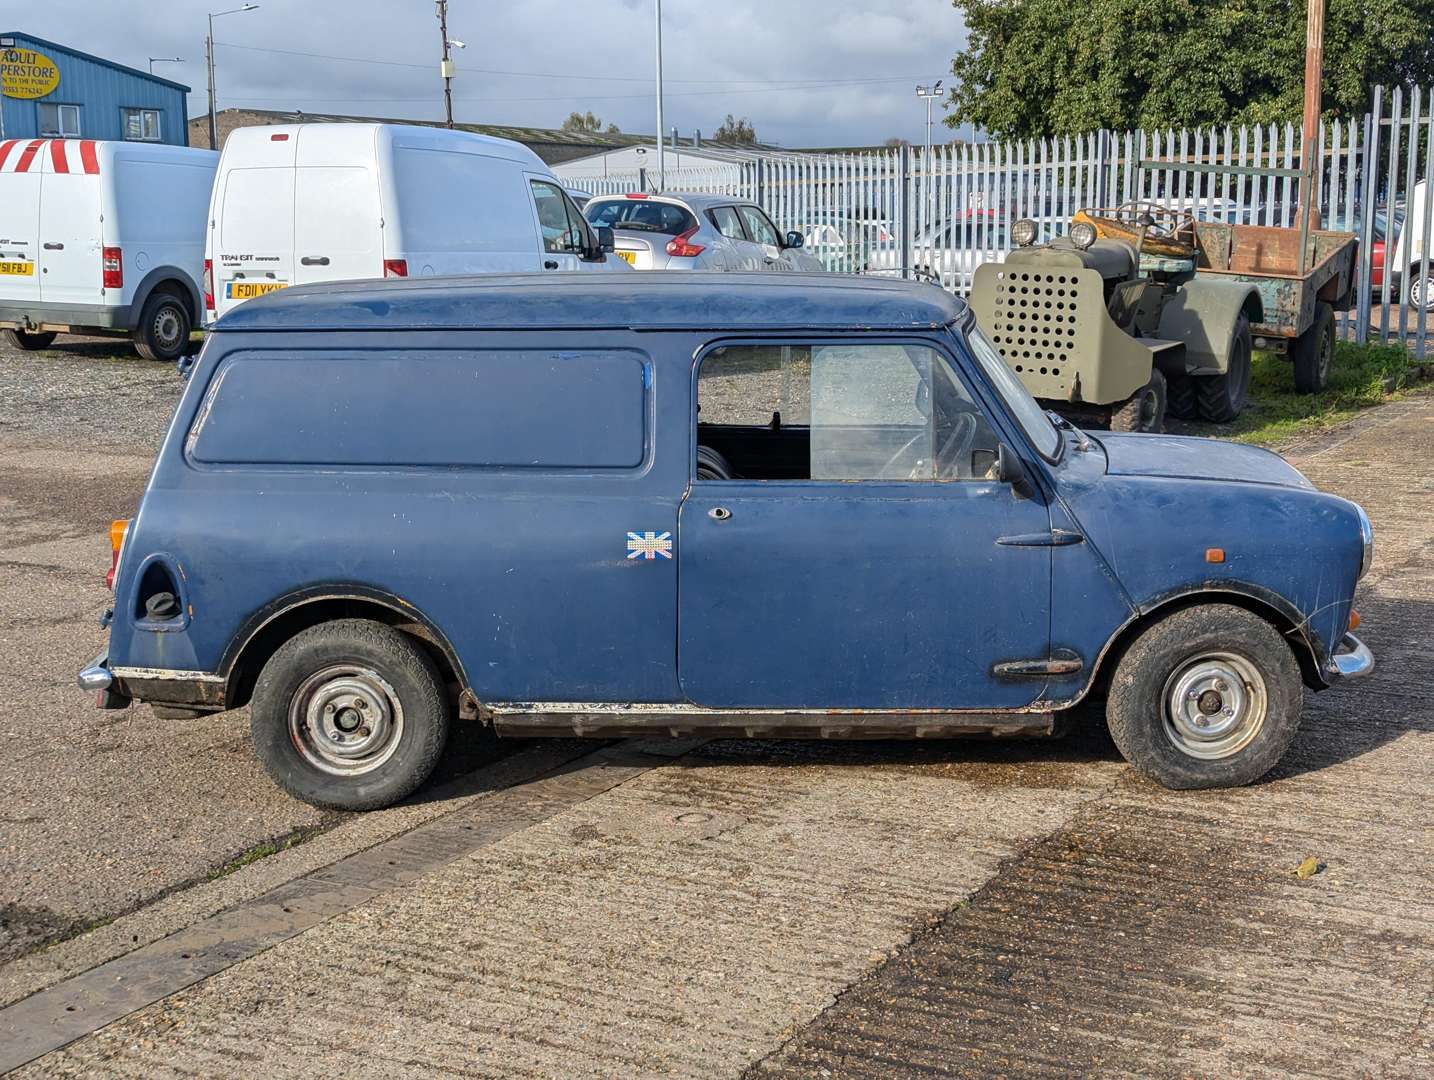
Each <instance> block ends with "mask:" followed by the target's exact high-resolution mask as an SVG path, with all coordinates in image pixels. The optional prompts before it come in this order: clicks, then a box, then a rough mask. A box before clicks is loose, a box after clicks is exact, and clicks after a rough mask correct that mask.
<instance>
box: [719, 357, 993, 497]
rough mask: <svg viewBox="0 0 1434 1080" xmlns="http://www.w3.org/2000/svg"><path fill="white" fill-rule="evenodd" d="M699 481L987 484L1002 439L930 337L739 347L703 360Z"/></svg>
mask: <svg viewBox="0 0 1434 1080" xmlns="http://www.w3.org/2000/svg"><path fill="white" fill-rule="evenodd" d="M697 408H698V414H697V419H698V426H697V445H698V449H697V457H696V460H697V462H698V466H697V468H698V476H697V478H698V479H699V480H717V481H722V480H739V479H740V480H814V481H816V480H824V481H826V480H841V481H848V480H884V481H906V480H926V481H932V480H982V479H987V478H988V477H989V474H990V471H991V470H992V468H993V467H994V466H995V462H996V448H997V445H998V439H997V437H996V433H995V431H994V430H993V429H992V427H991V425H990V422H989V421H988V420H987V419H986V415H985V413H984V412H983V411H982V409H981V407H980V406H979V405H978V404H977V402H976V401H975V399H974V398H973V397H972V395H971V393H970V392H969V391H968V390H967V388H966V386H965V384H964V383H963V382H962V380H961V376H960V374H959V373H958V372H957V371H956V370H955V369H954V368H953V367H952V366H951V364H950V362H949V361H948V360H947V358H946V357H945V355H943V354H942V353H941V352H939V351H938V350H936V349H933V348H931V347H929V346H925V345H906V344H877V343H849V344H848V343H833V344H810V345H806V344H804V345H734V346H722V347H719V348H716V349H713V350H712V351H711V352H709V353H708V354H707V355H706V356H705V357H704V358H703V360H702V367H701V369H700V371H699V373H698V383H697Z"/></svg>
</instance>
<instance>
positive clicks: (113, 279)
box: [100, 247, 193, 289]
mask: <svg viewBox="0 0 1434 1080" xmlns="http://www.w3.org/2000/svg"><path fill="white" fill-rule="evenodd" d="M121 254H122V253H121V252H120V249H119V248H117V247H107V248H101V249H100V258H101V263H100V265H101V266H102V267H103V268H104V287H105V288H106V289H123V288H124V259H123V258H122V257H121ZM190 265H191V266H192V265H193V263H191V264H190Z"/></svg>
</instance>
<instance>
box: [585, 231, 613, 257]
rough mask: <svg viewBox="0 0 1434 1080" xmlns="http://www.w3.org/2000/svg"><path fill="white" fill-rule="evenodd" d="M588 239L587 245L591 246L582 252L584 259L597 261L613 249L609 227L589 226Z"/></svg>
mask: <svg viewBox="0 0 1434 1080" xmlns="http://www.w3.org/2000/svg"><path fill="white" fill-rule="evenodd" d="M588 237H589V240H588V243H589V244H590V245H591V246H590V247H589V248H588V249H587V250H586V251H584V252H583V258H584V259H589V260H593V261H596V260H599V259H601V258H602V257H603V255H605V254H606V253H607V252H609V251H611V250H612V249H613V242H612V226H611V225H593V226H590V227H589V229H588Z"/></svg>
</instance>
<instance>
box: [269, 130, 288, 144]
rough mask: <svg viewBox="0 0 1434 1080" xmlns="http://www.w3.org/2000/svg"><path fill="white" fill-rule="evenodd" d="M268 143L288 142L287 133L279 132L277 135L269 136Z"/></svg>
mask: <svg viewBox="0 0 1434 1080" xmlns="http://www.w3.org/2000/svg"><path fill="white" fill-rule="evenodd" d="M269 141H270V142H288V141H289V136H288V134H287V133H285V132H281V133H279V134H278V135H270V136H269Z"/></svg>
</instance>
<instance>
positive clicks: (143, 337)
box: [134, 292, 194, 360]
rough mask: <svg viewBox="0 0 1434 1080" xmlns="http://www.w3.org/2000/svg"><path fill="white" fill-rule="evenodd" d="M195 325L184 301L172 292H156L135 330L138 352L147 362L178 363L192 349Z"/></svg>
mask: <svg viewBox="0 0 1434 1080" xmlns="http://www.w3.org/2000/svg"><path fill="white" fill-rule="evenodd" d="M193 325H194V324H193V320H192V319H191V318H190V317H189V305H188V304H186V303H185V302H184V300H183V299H181V298H180V297H178V296H176V295H175V294H174V293H170V292H154V293H152V294H151V295H150V297H149V299H148V300H146V301H145V302H144V310H143V312H141V314H140V317H139V325H138V326H136V327H135V330H134V347H135V351H136V352H138V353H139V354H140V356H142V357H144V358H145V359H146V360H178V359H179V358H180V357H181V356H183V355H184V352H185V350H186V349H188V348H189V332H190V330H191V329H192V328H193Z"/></svg>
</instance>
